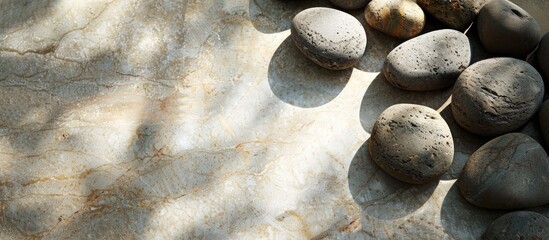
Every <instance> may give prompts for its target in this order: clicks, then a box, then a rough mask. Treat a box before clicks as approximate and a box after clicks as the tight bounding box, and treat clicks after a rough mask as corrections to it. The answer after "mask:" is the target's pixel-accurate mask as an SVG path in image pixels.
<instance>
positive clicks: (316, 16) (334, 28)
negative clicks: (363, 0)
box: [291, 7, 366, 70]
mask: <svg viewBox="0 0 549 240" xmlns="http://www.w3.org/2000/svg"><path fill="white" fill-rule="evenodd" d="M291 36H292V39H293V41H294V43H295V44H296V46H297V48H299V50H300V51H301V52H302V53H303V54H305V56H307V58H309V59H310V60H312V61H313V62H315V63H316V64H318V65H320V66H322V67H325V68H328V69H332V70H341V69H346V68H351V67H353V65H355V64H356V63H357V62H358V61H359V60H360V58H361V57H362V55H363V54H364V51H365V50H366V33H365V31H364V27H363V26H362V24H361V23H360V22H359V21H358V20H357V19H356V18H354V17H353V16H351V15H349V14H347V13H345V12H342V11H339V10H336V9H331V8H323V7H316V8H309V9H305V10H303V11H301V12H300V13H298V14H297V15H296V16H295V17H294V19H293V20H292V27H291Z"/></svg>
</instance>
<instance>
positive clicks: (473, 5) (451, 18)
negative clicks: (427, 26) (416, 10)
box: [417, 0, 487, 30]
mask: <svg viewBox="0 0 549 240" xmlns="http://www.w3.org/2000/svg"><path fill="white" fill-rule="evenodd" d="M486 1H487V0H460V1H440V0H418V1H417V3H418V4H419V5H420V6H421V7H422V8H423V9H425V11H427V12H428V13H430V14H431V15H433V16H434V17H435V18H436V19H438V20H439V21H441V22H443V23H445V24H446V25H448V26H449V27H451V28H454V29H457V30H465V29H467V28H468V27H469V25H471V23H472V22H473V21H474V20H475V17H476V16H477V14H478V13H479V11H480V9H481V8H482V6H483V5H484V4H485V3H486Z"/></svg>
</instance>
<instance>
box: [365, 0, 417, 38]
mask: <svg viewBox="0 0 549 240" xmlns="http://www.w3.org/2000/svg"><path fill="white" fill-rule="evenodd" d="M364 16H365V18H366V22H367V23H368V25H370V26H372V27H373V28H375V29H377V30H379V31H381V32H383V33H385V34H387V35H390V36H393V37H396V38H402V39H409V38H412V37H415V36H417V35H418V34H419V33H420V32H421V30H423V27H424V26H425V14H424V13H423V10H421V8H420V7H419V5H417V4H416V3H415V2H414V1H411V0H372V1H371V2H370V3H368V5H367V6H366V9H364Z"/></svg>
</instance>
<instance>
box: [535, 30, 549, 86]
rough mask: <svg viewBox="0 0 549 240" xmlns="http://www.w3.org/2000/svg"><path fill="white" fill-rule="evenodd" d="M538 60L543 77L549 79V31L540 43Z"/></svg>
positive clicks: (537, 53)
mask: <svg viewBox="0 0 549 240" xmlns="http://www.w3.org/2000/svg"><path fill="white" fill-rule="evenodd" d="M536 60H537V62H538V66H539V70H540V72H541V74H543V78H544V79H545V80H546V81H548V80H549V33H546V34H545V35H544V36H543V38H541V41H540V42H539V45H538V50H537V52H536Z"/></svg>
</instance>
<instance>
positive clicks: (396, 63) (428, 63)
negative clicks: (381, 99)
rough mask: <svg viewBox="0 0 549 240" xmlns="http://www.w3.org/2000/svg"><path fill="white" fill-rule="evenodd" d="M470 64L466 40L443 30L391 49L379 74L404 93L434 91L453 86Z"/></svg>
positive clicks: (461, 36)
mask: <svg viewBox="0 0 549 240" xmlns="http://www.w3.org/2000/svg"><path fill="white" fill-rule="evenodd" d="M470 61H471V48H470V45H469V39H468V38H467V36H466V35H465V34H463V33H461V32H458V31H455V30H450V29H444V30H437V31H433V32H430V33H426V34H423V35H421V36H419V37H416V38H413V39H410V40H408V41H406V42H404V43H402V44H401V45H399V46H398V47H396V48H395V49H393V50H392V51H391V52H390V53H389V54H388V55H387V59H386V60H385V63H384V64H383V68H382V72H383V74H384V75H385V78H386V79H387V81H389V82H390V83H391V84H392V85H394V86H396V87H398V88H401V89H404V90H411V91H428V90H437V89H442V88H446V87H449V86H451V85H452V84H454V82H455V81H456V79H457V78H458V76H459V75H460V73H461V72H462V71H463V70H465V68H467V67H468V66H469V62H470Z"/></svg>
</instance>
